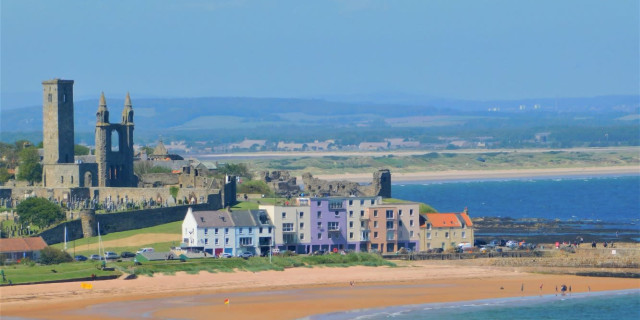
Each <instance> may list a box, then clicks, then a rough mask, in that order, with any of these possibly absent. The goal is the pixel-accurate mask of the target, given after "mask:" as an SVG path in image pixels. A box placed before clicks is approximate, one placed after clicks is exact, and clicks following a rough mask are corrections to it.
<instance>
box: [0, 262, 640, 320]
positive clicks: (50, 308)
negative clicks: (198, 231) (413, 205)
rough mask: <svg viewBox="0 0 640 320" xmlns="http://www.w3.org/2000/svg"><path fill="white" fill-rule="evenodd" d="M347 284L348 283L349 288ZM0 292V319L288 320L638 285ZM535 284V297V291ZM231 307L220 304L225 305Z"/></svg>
mask: <svg viewBox="0 0 640 320" xmlns="http://www.w3.org/2000/svg"><path fill="white" fill-rule="evenodd" d="M352 281H353V282H354V283H355V285H353V286H352V285H351V282H352ZM92 284H93V289H90V290H87V289H82V288H81V287H80V283H78V282H72V283H62V284H42V285H28V286H13V287H2V289H1V293H0V315H2V316H3V317H25V318H38V319H87V318H91V319H123V318H141V317H143V316H149V317H151V318H181V319H211V318H212V317H213V315H216V316H220V317H223V318H226V319H258V318H259V319H265V320H268V319H296V318H300V317H305V316H310V315H314V314H323V313H329V312H337V311H347V310H353V309H363V308H376V307H385V306H393V305H407V304H422V303H432V302H451V301H467V300H477V299H489V298H505V297H515V296H537V295H541V294H545V295H547V294H555V288H556V286H558V287H559V286H560V285H562V284H566V285H571V286H572V291H573V293H576V292H587V291H589V290H591V291H607V290H621V289H640V280H639V279H621V278H596V277H579V276H570V275H550V274H534V273H528V272H524V271H523V270H521V269H518V268H512V267H492V266H469V265H462V264H456V263H455V262H451V261H410V262H398V267H364V266H357V267H349V268H293V269H286V270H285V271H265V272H256V273H253V272H234V273H213V274H212V273H207V272H201V273H199V274H197V275H189V274H185V273H179V274H177V275H174V276H168V275H156V276H154V277H145V276H143V277H140V278H138V279H135V280H123V279H116V280H108V281H96V282H93V283H92ZM540 285H542V286H543V287H542V290H540ZM227 298H228V299H229V301H230V303H229V304H228V305H226V304H225V303H224V300H225V299H227Z"/></svg>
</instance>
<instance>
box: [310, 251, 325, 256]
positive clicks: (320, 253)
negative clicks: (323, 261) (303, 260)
mask: <svg viewBox="0 0 640 320" xmlns="http://www.w3.org/2000/svg"><path fill="white" fill-rule="evenodd" d="M326 253H327V252H326V251H325V250H316V251H314V252H313V255H314V256H321V255H323V254H326Z"/></svg>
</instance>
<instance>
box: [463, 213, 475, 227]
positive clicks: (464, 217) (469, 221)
mask: <svg viewBox="0 0 640 320" xmlns="http://www.w3.org/2000/svg"><path fill="white" fill-rule="evenodd" d="M460 216H461V217H462V219H463V220H464V223H465V224H466V225H467V227H473V222H471V218H469V215H468V214H466V213H464V212H463V213H460Z"/></svg>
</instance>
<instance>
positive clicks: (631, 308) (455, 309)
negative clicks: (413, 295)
mask: <svg viewBox="0 0 640 320" xmlns="http://www.w3.org/2000/svg"><path fill="white" fill-rule="evenodd" d="M310 319H313V320H320V319H321V320H346V319H353V320H379V319H394V320H418V319H430V320H441V319H442V320H445V319H446V320H449V319H460V320H511V319H525V320H528V319H531V320H538V319H563V320H590V319H616V320H625V319H640V290H621V291H604V292H586V293H576V294H573V295H570V296H555V295H545V296H532V297H515V298H505V299H488V300H476V301H466V302H452V303H431V304H423V305H409V306H397V307H388V308H380V309H366V310H354V311H349V312H343V313H333V314H325V315H317V316H313V317H310Z"/></svg>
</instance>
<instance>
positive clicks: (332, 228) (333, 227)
mask: <svg viewBox="0 0 640 320" xmlns="http://www.w3.org/2000/svg"><path fill="white" fill-rule="evenodd" d="M328 227H329V228H328V229H329V231H338V230H340V224H339V223H338V222H329V225H328Z"/></svg>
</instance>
